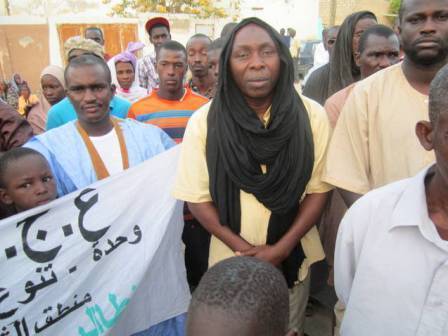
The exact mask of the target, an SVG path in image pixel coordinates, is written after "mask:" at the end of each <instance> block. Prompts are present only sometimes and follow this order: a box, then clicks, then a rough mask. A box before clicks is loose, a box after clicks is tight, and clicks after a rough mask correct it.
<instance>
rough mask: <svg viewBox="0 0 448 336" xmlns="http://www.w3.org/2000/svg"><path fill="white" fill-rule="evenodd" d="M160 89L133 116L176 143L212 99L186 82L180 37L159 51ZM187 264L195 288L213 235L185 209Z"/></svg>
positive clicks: (138, 104) (142, 101)
mask: <svg viewBox="0 0 448 336" xmlns="http://www.w3.org/2000/svg"><path fill="white" fill-rule="evenodd" d="M156 69H157V73H158V75H159V79H160V85H159V89H156V90H154V91H152V92H151V94H150V95H149V96H148V97H145V98H143V99H140V100H139V101H137V102H136V103H134V104H133V105H132V106H131V108H130V110H129V113H128V117H129V118H133V119H137V120H138V121H141V122H145V123H149V124H152V125H156V126H158V127H160V128H162V129H163V130H164V131H165V132H166V133H167V134H168V135H169V136H170V137H171V138H172V139H173V140H174V141H176V143H180V142H182V139H183V137H184V133H185V128H186V127H187V123H188V120H189V119H190V116H191V115H192V114H193V112H194V111H196V110H197V109H198V108H199V107H201V106H202V105H204V104H205V103H207V102H208V99H207V98H205V97H203V96H201V95H200V94H198V93H196V92H194V91H193V90H192V89H191V88H190V87H185V86H184V77H185V74H186V72H187V51H186V50H185V47H184V46H183V45H182V44H180V43H179V42H176V41H168V42H165V43H164V44H163V45H162V46H161V47H160V50H159V52H158V53H157V63H156ZM185 210H186V211H185V212H184V220H185V226H184V232H183V234H182V239H183V241H184V243H185V265H186V268H187V278H188V283H189V285H190V288H191V289H194V288H195V287H196V286H197V285H198V284H199V280H200V279H201V277H202V275H203V274H204V273H205V271H206V270H207V267H208V250H209V247H208V246H209V244H210V235H209V234H208V232H207V231H206V230H205V229H204V228H203V227H202V226H201V225H200V224H199V222H198V221H197V220H196V219H195V218H193V216H192V215H191V213H190V212H189V211H188V210H187V209H185Z"/></svg>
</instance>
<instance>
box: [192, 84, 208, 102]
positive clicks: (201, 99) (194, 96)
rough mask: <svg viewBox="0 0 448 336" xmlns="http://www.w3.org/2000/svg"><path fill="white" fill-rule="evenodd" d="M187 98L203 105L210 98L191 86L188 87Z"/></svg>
mask: <svg viewBox="0 0 448 336" xmlns="http://www.w3.org/2000/svg"><path fill="white" fill-rule="evenodd" d="M187 100H188V101H189V102H191V103H196V104H199V105H200V106H202V105H203V104H205V103H207V102H208V101H209V99H208V98H207V97H204V96H203V95H201V94H200V93H197V92H195V91H193V90H192V89H191V88H189V87H188V88H187Z"/></svg>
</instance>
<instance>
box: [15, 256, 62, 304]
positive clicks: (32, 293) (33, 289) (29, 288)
mask: <svg viewBox="0 0 448 336" xmlns="http://www.w3.org/2000/svg"><path fill="white" fill-rule="evenodd" d="M50 269H51V264H49V265H48V267H45V268H44V270H45V271H48V270H50ZM36 272H37V273H39V272H40V268H38V269H36ZM40 280H41V283H38V284H37V285H35V284H34V283H33V282H32V281H31V280H29V281H27V282H26V283H25V292H26V293H27V294H29V297H28V298H27V299H26V300H23V301H18V302H19V303H21V304H27V303H29V302H31V301H32V300H33V299H34V298H35V297H36V293H37V291H39V290H41V289H44V288H46V287H48V286H51V285H52V284H54V283H56V282H57V281H58V279H57V277H56V274H55V273H54V271H51V278H50V279H48V280H46V279H45V278H44V276H43V275H42V276H41V277H40Z"/></svg>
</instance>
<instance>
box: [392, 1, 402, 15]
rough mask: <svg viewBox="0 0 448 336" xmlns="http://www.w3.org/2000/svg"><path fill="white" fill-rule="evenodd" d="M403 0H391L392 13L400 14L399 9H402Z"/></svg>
mask: <svg viewBox="0 0 448 336" xmlns="http://www.w3.org/2000/svg"><path fill="white" fill-rule="evenodd" d="M400 4H401V0H390V5H389V8H390V12H391V13H392V14H398V10H399V9H400Z"/></svg>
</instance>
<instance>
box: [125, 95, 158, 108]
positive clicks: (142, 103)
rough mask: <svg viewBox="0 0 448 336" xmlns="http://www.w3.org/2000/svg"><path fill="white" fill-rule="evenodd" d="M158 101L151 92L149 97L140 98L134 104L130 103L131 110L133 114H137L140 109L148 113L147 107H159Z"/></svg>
mask: <svg viewBox="0 0 448 336" xmlns="http://www.w3.org/2000/svg"><path fill="white" fill-rule="evenodd" d="M159 103H160V101H159V99H158V96H157V94H156V93H155V91H152V92H151V93H150V94H149V95H147V96H145V97H143V98H140V99H139V100H137V101H136V102H134V103H132V105H131V110H132V111H133V112H136V111H137V112H139V111H140V110H141V109H142V108H143V109H144V110H145V111H147V112H148V107H149V106H152V105H160V104H159Z"/></svg>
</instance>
